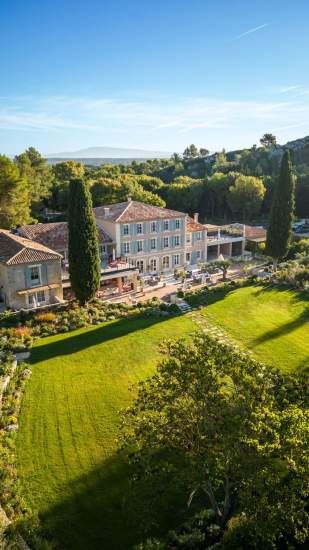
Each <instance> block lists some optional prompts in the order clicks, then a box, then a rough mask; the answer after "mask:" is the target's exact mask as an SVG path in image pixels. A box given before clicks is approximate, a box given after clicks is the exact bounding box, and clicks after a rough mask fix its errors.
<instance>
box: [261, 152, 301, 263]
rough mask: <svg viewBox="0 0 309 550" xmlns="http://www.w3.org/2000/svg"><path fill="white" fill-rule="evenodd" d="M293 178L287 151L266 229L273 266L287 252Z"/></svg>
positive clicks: (292, 208)
mask: <svg viewBox="0 0 309 550" xmlns="http://www.w3.org/2000/svg"><path fill="white" fill-rule="evenodd" d="M294 196H295V178H294V176H293V174H292V164H291V160H290V153H289V151H285V152H284V154H283V157H282V160H281V168H280V174H279V177H278V180H277V183H276V187H275V191H274V194H273V200H272V206H271V212H270V219H269V226H268V230H267V242H266V245H267V252H268V254H269V255H270V256H271V257H272V258H273V263H274V268H276V267H277V264H278V261H279V259H281V258H284V256H285V255H286V254H287V251H288V246H289V243H290V240H291V235H292V222H293V215H294V202H295V197H294Z"/></svg>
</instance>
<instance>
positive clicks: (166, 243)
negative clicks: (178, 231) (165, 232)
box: [163, 237, 168, 248]
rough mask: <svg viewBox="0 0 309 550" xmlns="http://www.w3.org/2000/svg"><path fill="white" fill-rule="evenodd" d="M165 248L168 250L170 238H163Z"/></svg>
mask: <svg viewBox="0 0 309 550" xmlns="http://www.w3.org/2000/svg"><path fill="white" fill-rule="evenodd" d="M163 247H164V248H168V237H164V238H163Z"/></svg>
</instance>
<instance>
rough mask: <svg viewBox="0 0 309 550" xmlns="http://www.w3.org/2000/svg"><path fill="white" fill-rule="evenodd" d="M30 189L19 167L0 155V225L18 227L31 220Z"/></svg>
mask: <svg viewBox="0 0 309 550" xmlns="http://www.w3.org/2000/svg"><path fill="white" fill-rule="evenodd" d="M30 205H31V199H30V190H29V184H28V181H27V179H26V178H24V177H23V175H22V174H21V171H20V169H19V167H18V166H17V165H16V164H15V163H14V162H13V161H11V160H10V159H9V158H8V157H6V156H4V155H0V227H3V228H8V229H10V228H11V227H16V226H19V225H22V224H25V223H30V222H31V215H30Z"/></svg>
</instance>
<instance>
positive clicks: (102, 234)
mask: <svg viewBox="0 0 309 550" xmlns="http://www.w3.org/2000/svg"><path fill="white" fill-rule="evenodd" d="M18 231H19V233H20V234H21V235H23V236H24V237H27V238H28V239H32V240H34V241H37V242H39V243H41V244H44V245H45V246H48V247H49V248H51V249H52V250H65V249H67V248H68V246H69V234H68V224H67V222H56V223H37V224H34V225H23V226H22V227H20V228H19V230H18ZM98 231H99V241H100V242H101V243H102V242H111V240H112V239H111V237H110V236H109V235H108V234H107V233H106V231H104V229H102V228H101V227H98Z"/></svg>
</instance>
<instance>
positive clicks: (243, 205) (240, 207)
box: [227, 175, 266, 221]
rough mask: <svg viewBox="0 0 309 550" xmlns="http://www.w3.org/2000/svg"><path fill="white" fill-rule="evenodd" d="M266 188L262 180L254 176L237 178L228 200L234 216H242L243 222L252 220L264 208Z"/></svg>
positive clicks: (230, 189)
mask: <svg viewBox="0 0 309 550" xmlns="http://www.w3.org/2000/svg"><path fill="white" fill-rule="evenodd" d="M265 191H266V189H265V187H264V184H263V181H262V180H261V179H260V178H256V177H254V176H243V175H239V176H237V178H236V180H235V182H234V184H233V185H231V187H230V188H229V193H228V196H227V200H228V203H229V206H230V208H231V210H232V212H233V213H234V214H240V215H241V217H242V220H243V221H246V220H251V219H252V218H253V217H254V216H256V215H257V214H258V213H259V211H260V209H261V206H262V202H263V198H264V195H265Z"/></svg>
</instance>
